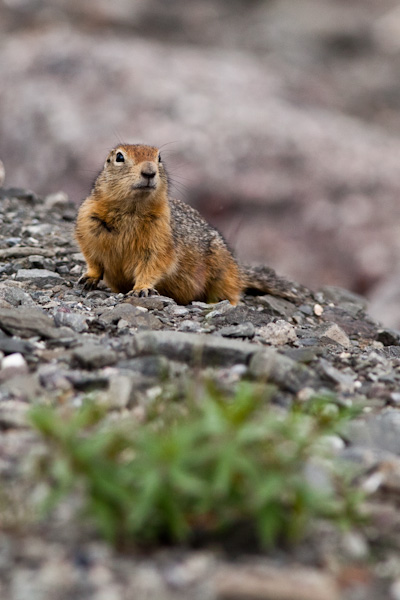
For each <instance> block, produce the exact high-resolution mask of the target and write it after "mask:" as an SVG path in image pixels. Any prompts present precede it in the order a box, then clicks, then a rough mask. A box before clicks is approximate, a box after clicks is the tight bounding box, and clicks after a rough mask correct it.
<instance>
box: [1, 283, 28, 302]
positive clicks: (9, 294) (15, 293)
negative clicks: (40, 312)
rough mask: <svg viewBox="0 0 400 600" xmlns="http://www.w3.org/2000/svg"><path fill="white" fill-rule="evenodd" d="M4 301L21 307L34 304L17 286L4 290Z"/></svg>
mask: <svg viewBox="0 0 400 600" xmlns="http://www.w3.org/2000/svg"><path fill="white" fill-rule="evenodd" d="M4 299H5V300H7V302H9V303H10V304H12V305H13V306H20V305H21V304H34V302H33V300H32V298H31V297H30V295H29V294H27V293H26V292H24V290H22V289H21V288H19V287H16V286H8V287H6V288H5V289H4Z"/></svg>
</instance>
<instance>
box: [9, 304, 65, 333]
mask: <svg viewBox="0 0 400 600" xmlns="http://www.w3.org/2000/svg"><path fill="white" fill-rule="evenodd" d="M0 328H1V329H3V330H4V331H5V332H6V333H9V334H11V335H18V336H20V337H23V338H27V337H32V336H36V335H37V336H39V337H41V338H44V339H53V338H58V337H59V333H58V332H57V329H56V327H55V325H54V320H53V319H51V318H50V317H49V316H47V315H46V314H44V313H43V312H42V311H41V310H39V309H37V308H31V307H24V308H22V307H19V308H2V309H0Z"/></svg>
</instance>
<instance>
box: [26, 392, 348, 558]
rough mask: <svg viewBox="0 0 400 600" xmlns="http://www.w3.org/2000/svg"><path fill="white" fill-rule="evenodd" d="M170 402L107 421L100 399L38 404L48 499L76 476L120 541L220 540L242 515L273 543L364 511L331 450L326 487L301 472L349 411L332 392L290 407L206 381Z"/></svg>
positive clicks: (87, 505)
mask: <svg viewBox="0 0 400 600" xmlns="http://www.w3.org/2000/svg"><path fill="white" fill-rule="evenodd" d="M198 396H199V395H198ZM172 404H173V405H172V406H171V407H169V405H165V404H163V403H162V400H161V402H159V403H158V405H157V404H156V409H154V410H153V411H151V414H152V416H151V418H149V419H148V420H147V421H145V422H144V423H141V424H138V423H132V422H131V421H129V423H128V422H123V421H119V422H118V421H116V422H113V423H110V421H109V419H107V414H106V410H105V409H104V408H100V407H99V406H97V405H96V404H94V403H93V402H87V403H85V404H84V406H83V407H82V408H80V409H78V410H76V409H74V410H73V411H72V409H71V412H70V414H64V413H62V412H61V413H60V411H57V410H55V409H53V408H49V407H43V406H36V407H35V408H34V409H33V410H32V411H31V413H30V418H31V422H32V423H33V425H34V427H35V428H36V429H37V430H38V431H39V432H40V433H41V434H42V436H43V437H44V438H45V440H46V441H47V445H48V449H49V451H48V453H47V455H46V458H45V460H42V473H44V474H45V476H46V477H47V478H48V480H49V481H50V483H51V491H50V493H49V496H48V498H47V503H46V507H47V508H50V507H52V506H54V504H56V503H57V502H58V501H59V500H60V499H61V498H62V497H64V496H65V495H67V494H68V493H70V492H71V491H73V490H75V489H78V488H79V489H80V490H81V491H82V494H83V496H82V502H83V509H84V512H85V514H86V515H90V517H91V518H92V519H94V521H95V523H96V525H97V527H98V528H99V530H100V531H101V533H102V534H103V535H104V536H105V537H106V538H107V539H108V540H109V541H110V542H112V543H114V544H117V545H121V544H127V543H128V544H129V543H132V542H133V543H138V544H143V543H153V542H160V541H163V542H182V541H186V542H190V541H192V540H193V539H194V538H195V537H197V536H199V535H200V536H201V537H202V538H203V539H210V538H213V539H215V538H216V537H217V538H218V539H220V540H223V539H224V537H226V536H229V534H230V533H231V532H232V531H234V530H235V528H238V527H240V526H241V525H245V526H246V527H248V528H249V529H251V530H252V531H253V532H254V535H255V538H256V540H257V542H258V543H259V544H260V546H264V547H266V546H269V545H271V544H274V543H275V542H276V541H277V540H280V539H288V540H293V539H298V538H299V536H301V534H302V533H303V532H304V531H305V530H306V526H307V523H308V522H309V521H310V519H313V518H315V517H319V518H320V517H321V518H327V519H334V520H337V521H339V522H341V523H346V522H352V521H353V520H354V518H356V516H357V497H356V495H355V494H354V493H353V492H352V491H351V490H350V488H349V487H348V485H347V483H346V482H345V480H344V477H343V476H342V475H341V474H340V473H339V470H338V469H337V468H335V466H334V463H333V462H332V461H325V462H324V469H326V470H327V473H328V477H329V481H330V483H331V485H329V486H327V489H323V490H321V489H315V488H314V487H312V486H311V485H310V483H309V482H308V481H307V479H306V477H305V475H304V466H305V464H306V463H307V461H309V460H310V458H312V457H315V454H316V453H318V454H319V455H320V454H321V446H322V445H321V439H322V437H323V436H324V435H326V434H327V433H331V432H332V431H333V430H334V429H336V428H337V427H338V425H339V424H340V423H341V422H342V421H343V420H344V419H346V418H348V414H347V413H346V412H344V411H343V410H342V409H340V410H333V411H332V410H330V409H329V406H328V404H329V401H328V400H325V399H323V398H322V399H321V398H319V399H316V401H315V402H311V403H309V405H308V406H307V407H305V408H301V407H299V406H294V407H293V408H292V409H290V410H288V411H286V410H285V411H282V410H279V409H277V408H276V407H274V406H273V405H272V404H271V403H270V402H269V401H268V400H265V393H264V394H263V393H262V392H260V389H259V388H257V387H255V386H254V385H250V384H247V385H241V386H239V388H238V390H237V393H236V394H235V395H234V397H232V398H230V399H229V398H227V397H224V396H222V395H221V394H220V393H217V392H216V391H215V390H212V389H210V388H209V389H205V390H204V394H202V395H200V397H197V398H196V399H193V398H190V397H189V398H187V399H186V401H185V403H179V408H180V410H177V406H176V404H177V403H175V406H174V403H172ZM157 406H158V408H159V410H157ZM317 448H318V449H317Z"/></svg>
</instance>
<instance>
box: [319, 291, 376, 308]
mask: <svg viewBox="0 0 400 600" xmlns="http://www.w3.org/2000/svg"><path fill="white" fill-rule="evenodd" d="M321 291H322V292H323V294H324V296H325V299H326V300H327V302H333V303H334V304H337V305H339V304H343V303H349V304H353V305H356V306H357V307H358V309H359V310H365V309H366V308H367V307H368V301H367V299H366V298H364V297H363V296H360V295H359V294H355V293H354V292H350V290H346V289H343V288H341V287H338V286H335V285H326V286H324V287H323V288H321Z"/></svg>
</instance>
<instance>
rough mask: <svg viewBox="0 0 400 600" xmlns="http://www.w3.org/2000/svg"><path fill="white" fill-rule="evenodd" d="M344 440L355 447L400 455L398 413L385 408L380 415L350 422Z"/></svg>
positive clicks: (399, 414) (399, 417)
mask: <svg viewBox="0 0 400 600" xmlns="http://www.w3.org/2000/svg"><path fill="white" fill-rule="evenodd" d="M346 438H347V439H348V440H349V441H351V443H352V444H353V445H355V446H363V447H367V448H375V449H380V450H386V451H388V452H393V453H394V454H396V455H400V412H399V411H398V410H396V409H393V408H387V409H386V410H385V411H384V412H382V413H381V414H377V415H371V416H369V417H368V418H363V419H361V418H360V419H357V420H355V421H350V423H349V424H348V425H347V428H346Z"/></svg>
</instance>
